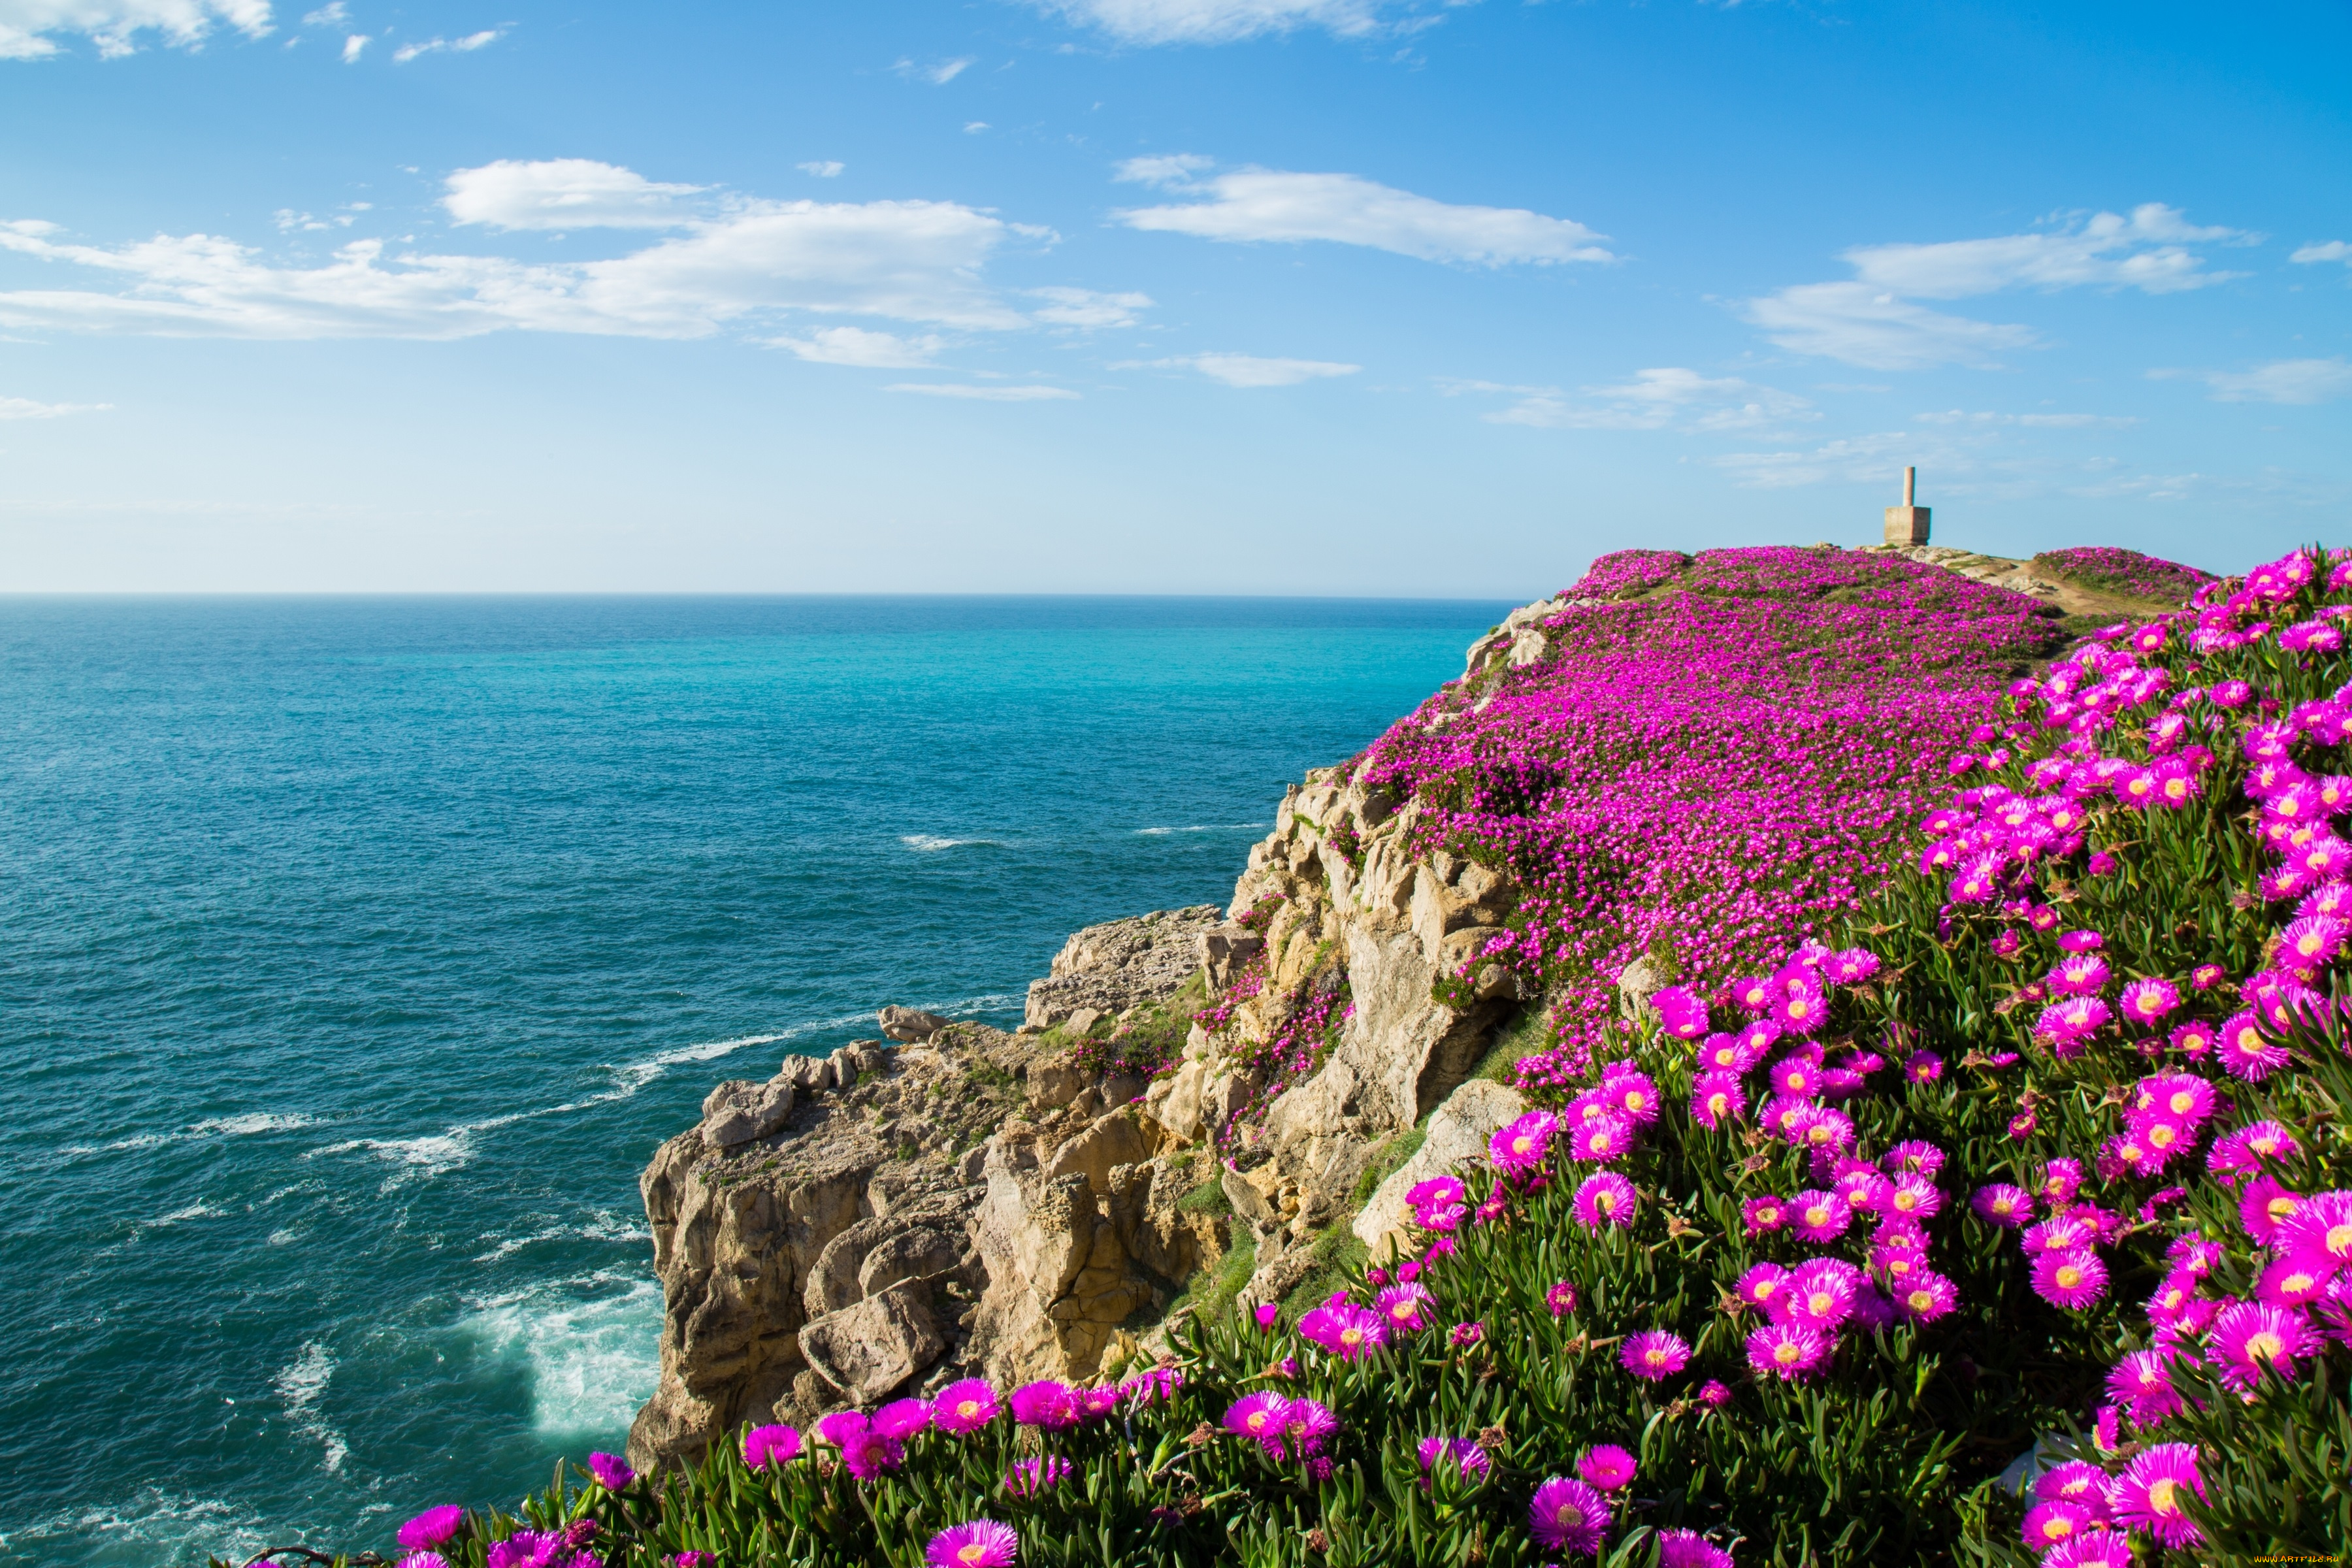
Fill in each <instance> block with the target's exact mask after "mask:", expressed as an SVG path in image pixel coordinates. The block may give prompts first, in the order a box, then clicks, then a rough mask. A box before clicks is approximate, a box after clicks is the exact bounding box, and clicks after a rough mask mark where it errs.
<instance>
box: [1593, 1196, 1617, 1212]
mask: <svg viewBox="0 0 2352 1568" xmlns="http://www.w3.org/2000/svg"><path fill="white" fill-rule="evenodd" d="M1592 1206H1593V1207H1594V1208H1597V1209H1599V1210H1600V1211H1601V1213H1602V1214H1615V1213H1616V1212H1617V1194H1615V1193H1595V1194H1592Z"/></svg>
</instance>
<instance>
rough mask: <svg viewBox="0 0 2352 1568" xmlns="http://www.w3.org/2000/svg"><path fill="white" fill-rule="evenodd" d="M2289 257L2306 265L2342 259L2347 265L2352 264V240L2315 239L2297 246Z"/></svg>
mask: <svg viewBox="0 0 2352 1568" xmlns="http://www.w3.org/2000/svg"><path fill="white" fill-rule="evenodd" d="M2287 259H2288V260H2289V261H2296V262H2301V263H2302V264H2303V265H2304V266H2305V267H2308V266H2310V265H2312V264H2313V263H2314V262H2318V261H2341V262H2343V263H2344V264H2345V265H2347V266H2352V242H2347V241H2345V240H2341V239H2322V240H2315V241H2313V242H2312V243H2311V244H2309V245H2303V246H2297V247H2295V252H2294V255H2293V256H2290V257H2288V258H2287Z"/></svg>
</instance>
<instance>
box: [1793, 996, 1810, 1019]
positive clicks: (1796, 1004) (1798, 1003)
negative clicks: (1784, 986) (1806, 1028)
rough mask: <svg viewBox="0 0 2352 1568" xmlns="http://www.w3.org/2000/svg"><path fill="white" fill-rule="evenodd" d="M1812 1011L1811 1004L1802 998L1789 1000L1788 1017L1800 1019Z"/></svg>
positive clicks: (1796, 997)
mask: <svg viewBox="0 0 2352 1568" xmlns="http://www.w3.org/2000/svg"><path fill="white" fill-rule="evenodd" d="M1812 1010H1813V1005H1812V1004H1811V1002H1808V1001H1806V1000H1805V999H1804V998H1803V997H1802V996H1791V997H1790V998H1789V1016H1790V1017H1791V1018H1801V1017H1803V1016H1805V1015H1806V1014H1808V1013H1810V1012H1811V1011H1812Z"/></svg>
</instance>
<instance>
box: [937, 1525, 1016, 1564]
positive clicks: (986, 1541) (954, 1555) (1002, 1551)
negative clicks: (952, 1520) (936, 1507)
mask: <svg viewBox="0 0 2352 1568" xmlns="http://www.w3.org/2000/svg"><path fill="white" fill-rule="evenodd" d="M1020 1555H1021V1538H1020V1537H1019V1536H1018V1535H1016V1534H1014V1533H1013V1527H1012V1526H1011V1525H1009V1524H1000V1523H998V1522H997V1521H995V1520H992V1519H975V1520H973V1521H971V1522H970V1523H968V1524H956V1525H950V1526H949V1527H948V1528H947V1529H945V1530H942V1531H940V1532H939V1533H938V1534H937V1535H934V1536H932V1537H931V1540H930V1544H929V1545H928V1546H926V1547H925V1548H924V1549H923V1561H924V1562H925V1563H927V1564H929V1568H1013V1563H1016V1562H1018V1561H1019V1560H1020Z"/></svg>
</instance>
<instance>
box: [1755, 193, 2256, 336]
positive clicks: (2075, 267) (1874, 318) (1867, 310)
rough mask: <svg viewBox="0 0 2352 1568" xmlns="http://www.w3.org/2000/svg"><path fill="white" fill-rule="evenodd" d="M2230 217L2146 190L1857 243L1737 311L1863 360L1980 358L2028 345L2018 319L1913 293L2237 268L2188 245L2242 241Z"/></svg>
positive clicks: (2137, 283) (2162, 289) (2126, 280)
mask: <svg viewBox="0 0 2352 1568" xmlns="http://www.w3.org/2000/svg"><path fill="white" fill-rule="evenodd" d="M2259 238H2260V236H2258V235H2252V234H2248V233H2246V232H2245V231H2244V230H2242V229H2234V228H2222V227H2219V226H2214V227H2204V228H2200V227H2198V226H2195V225H2193V224H2191V223H2189V221H2188V220H2187V219H2186V218H2185V217H2183V216H2181V214H2180V212H2179V209H2178V208H2175V207H2168V206H2166V205H2164V204H2163V203H2161V202H2147V203H2143V204H2142V205H2139V206H2136V207H2134V208H2133V209H2132V210H2131V214H2130V216H2127V217H2126V216H2121V215H2118V214H2116V213H2096V214H2094V215H2093V216H2089V217H2086V218H2080V219H2077V220H2075V221H2074V222H2073V223H2072V224H2071V226H2067V227H2064V228H2059V229H2053V230H2050V231H2047V232H2043V233H2039V234H2012V235H2004V236H2001V237H1997V238H1993V239H1960V240H1948V241H1944V242H1941V243H1937V244H1932V245H1867V246H1858V247H1854V248H1853V249H1851V250H1848V251H1846V252H1844V254H1843V259H1844V260H1846V261H1847V262H1849V263H1850V264H1852V266H1853V269H1854V273H1855V277H1854V278H1853V280H1851V281H1849V282H1843V283H1801V284H1799V285H1797V286H1795V287H1794V288H1790V289H1781V290H1780V292H1778V293H1776V294H1768V295H1766V296H1764V297H1763V298H1761V299H1756V300H1744V301H1742V302H1741V304H1740V307H1739V309H1740V312H1741V314H1742V315H1744V316H1745V317H1746V318H1747V319H1748V321H1750V322H1752V323H1753V324H1755V325H1756V326H1759V327H1761V328H1763V329H1764V332H1765V335H1766V336H1767V337H1769V339H1771V341H1772V342H1775V343H1778V344H1779V345H1780V347H1782V348H1784V349H1790V350H1793V351H1794V352H1796V353H1806V354H1820V355H1822V356H1823V357H1825V358H1829V359H1835V360H1842V361H1843V362H1844V363H1847V364H1855V365H1862V366H1864V367H1865V368H1867V369H1871V370H1923V369H1926V368H1927V367H1929V366H1932V365H1939V364H1963V365H1973V366H1976V367H1978V368H1979V369H1990V368H1992V367H1994V366H1997V365H1998V364H1999V363H2000V360H1999V359H1998V357H1997V356H1998V355H1999V354H2000V353H2001V352H2002V351H2004V350H2009V349H2021V348H2032V347H2034V346H2036V344H2037V343H2038V342H2039V339H2038V338H2037V337H2036V335H2035V333H2034V332H2033V331H2032V328H2030V327H2023V326H2017V325H2003V324H2000V323H1996V322H1991V321H1973V320H1970V319H1969V318H1968V317H1965V316H1953V315H1947V314H1945V313H1943V312H1941V311H1937V310H1928V309H1927V308H1926V307H1925V306H1922V305H1919V304H1916V303H1914V302H1913V301H1915V300H1958V299H1964V298H1967V297H1969V296H1972V295H1979V294H1990V293H1996V292H1998V291H2000V290H2001V289H2021V288H2032V289H2044V290H2047V289H2071V288H2077V287H2082V286H2086V285H2087V286H2092V287H2099V288H2108V289H2139V290H2141V291H2142V292H2143V293H2148V294H2172V293H2178V292H2179V291H2181V290H2183V289H2202V288H2205V287H2207V286H2209V285H2210V284H2214V283H2221V282H2226V281H2227V280H2229V279H2232V278H2242V277H2244V276H2245V274H2243V273H2240V272H2208V271H2206V270H2204V258H2202V257H2200V256H2199V255H2198V254H2197V253H2196V252H2195V251H2193V250H2191V249H2190V248H2189V247H2190V246H2194V245H2214V244H2231V245H2243V244H2252V243H2253V242H2254V241H2255V240H2257V239H2259Z"/></svg>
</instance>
